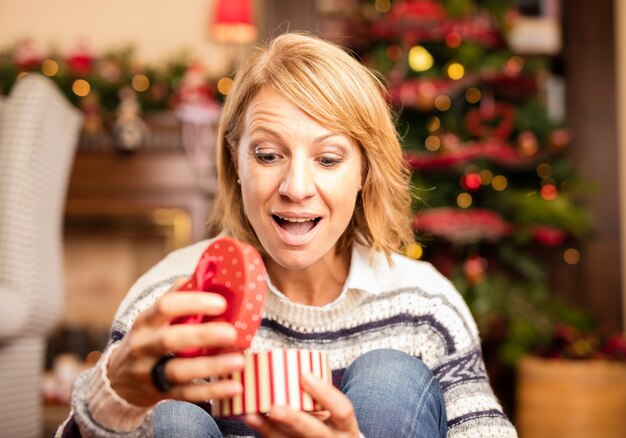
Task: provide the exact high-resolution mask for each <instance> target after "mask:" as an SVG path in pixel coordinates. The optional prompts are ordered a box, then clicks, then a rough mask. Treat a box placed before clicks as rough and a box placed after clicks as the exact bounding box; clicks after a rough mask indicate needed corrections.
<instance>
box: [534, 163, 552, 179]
mask: <svg viewBox="0 0 626 438" xmlns="http://www.w3.org/2000/svg"><path fill="white" fill-rule="evenodd" d="M550 175H552V166H551V165H550V164H549V163H540V164H539V165H538V166H537V176H539V178H548V177H549V176H550Z"/></svg>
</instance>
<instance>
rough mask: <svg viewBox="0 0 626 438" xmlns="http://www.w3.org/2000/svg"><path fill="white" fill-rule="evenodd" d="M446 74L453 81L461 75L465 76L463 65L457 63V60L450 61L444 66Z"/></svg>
mask: <svg viewBox="0 0 626 438" xmlns="http://www.w3.org/2000/svg"><path fill="white" fill-rule="evenodd" d="M446 74H447V75H448V77H449V78H450V79H452V80H453V81H458V80H459V79H461V78H462V77H463V76H465V67H463V65H462V64H459V63H458V62H452V63H450V64H448V66H447V68H446Z"/></svg>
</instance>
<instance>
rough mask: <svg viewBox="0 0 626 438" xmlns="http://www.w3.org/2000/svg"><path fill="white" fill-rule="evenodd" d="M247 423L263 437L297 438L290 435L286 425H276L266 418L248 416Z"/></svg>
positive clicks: (293, 434)
mask: <svg viewBox="0 0 626 438" xmlns="http://www.w3.org/2000/svg"><path fill="white" fill-rule="evenodd" d="M245 422H246V423H247V424H248V426H250V427H251V428H252V429H254V430H255V431H256V432H257V433H258V434H259V435H261V436H262V437H271V438H289V437H296V436H297V435H295V433H290V431H289V430H288V428H287V427H286V426H285V425H284V424H281V423H276V422H275V421H273V420H270V419H269V417H266V416H261V415H256V414H251V415H246V417H245Z"/></svg>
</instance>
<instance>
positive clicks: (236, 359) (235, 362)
mask: <svg viewBox="0 0 626 438" xmlns="http://www.w3.org/2000/svg"><path fill="white" fill-rule="evenodd" d="M228 362H229V365H230V366H231V367H233V368H242V367H243V366H244V359H243V355H241V354H236V355H233V356H231V357H229V358H228Z"/></svg>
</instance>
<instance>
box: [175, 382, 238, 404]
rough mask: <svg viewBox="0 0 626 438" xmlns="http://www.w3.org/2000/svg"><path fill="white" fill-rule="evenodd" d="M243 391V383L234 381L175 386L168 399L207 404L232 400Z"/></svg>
mask: <svg viewBox="0 0 626 438" xmlns="http://www.w3.org/2000/svg"><path fill="white" fill-rule="evenodd" d="M242 391H243V389H242V386H241V383H239V382H235V381H233V380H219V381H215V382H210V383H209V382H207V383H197V382H195V383H188V384H182V385H174V386H172V389H170V390H169V391H168V392H167V397H168V398H172V399H176V400H185V401H189V402H206V401H208V400H211V399H223V398H231V397H234V396H236V395H238V394H241V392H242Z"/></svg>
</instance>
